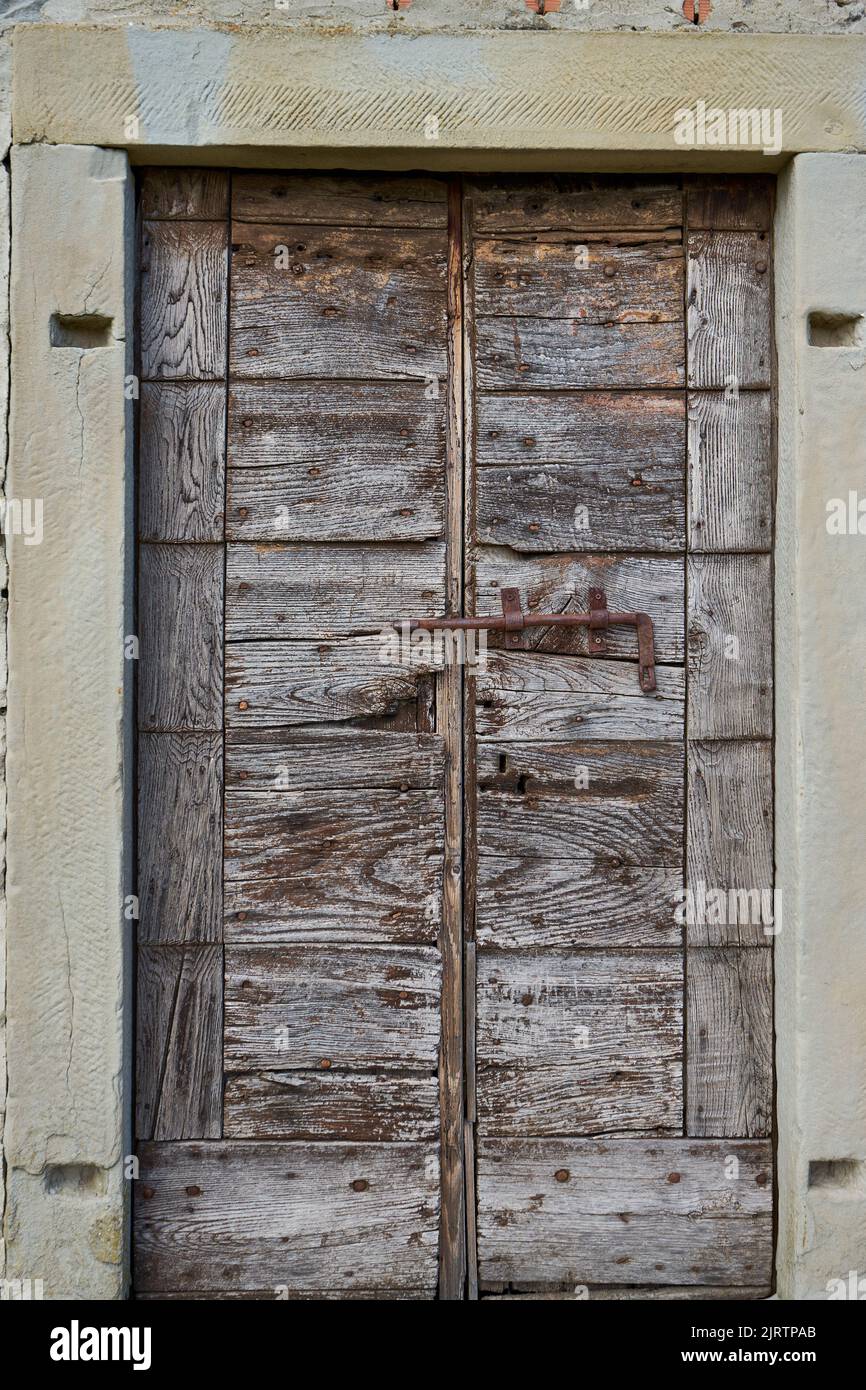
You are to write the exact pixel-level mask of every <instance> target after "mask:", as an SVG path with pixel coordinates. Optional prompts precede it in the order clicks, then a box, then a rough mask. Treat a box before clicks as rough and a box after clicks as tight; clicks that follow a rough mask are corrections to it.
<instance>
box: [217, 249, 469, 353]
mask: <svg viewBox="0 0 866 1390" xmlns="http://www.w3.org/2000/svg"><path fill="white" fill-rule="evenodd" d="M232 243H233V259H232V333H231V342H230V344H229V362H230V368H231V371H232V374H233V375H235V376H237V377H244V378H253V377H256V378H261V377H274V376H279V377H295V378H297V377H316V378H329V377H341V378H346V377H363V378H364V379H365V380H369V379H371V378H391V377H437V378H439V377H442V376H444V374H445V314H446V299H445V264H446V256H447V238H446V236H445V233H444V232H442V231H398V230H379V229H370V228H366V227H365V228H351V227H349V228H346V227H341V228H331V227H315V228H312V227H304V226H288V225H286V224H285V223H280V224H277V225H269V224H265V223H252V222H241V223H237V224H236V225H235V226H234V227H233V228H232ZM280 247H282V248H284V249H283V251H279V250H278V248H280Z"/></svg>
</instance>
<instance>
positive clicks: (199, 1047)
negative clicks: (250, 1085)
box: [136, 944, 223, 1139]
mask: <svg viewBox="0 0 866 1390" xmlns="http://www.w3.org/2000/svg"><path fill="white" fill-rule="evenodd" d="M136 963H137V1008H136V1039H137V1042H136V1133H137V1135H138V1138H139V1139H214V1138H219V1135H220V1132H221V1127H222V1081H223V952H222V947H221V946H214V945H198V944H197V945H191V946H140V947H139V949H138V951H137V954H136Z"/></svg>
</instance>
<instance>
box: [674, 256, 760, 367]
mask: <svg viewBox="0 0 866 1390" xmlns="http://www.w3.org/2000/svg"><path fill="white" fill-rule="evenodd" d="M770 260H771V252H770V244H769V234H768V233H767V232H692V233H691V234H690V235H689V237H688V320H687V323H688V345H689V346H688V355H689V372H688V380H689V386H692V387H697V388H700V387H707V386H710V387H722V386H730V385H736V386H738V387H739V388H743V387H748V386H763V387H768V386H769V385H770V370H771V365H772V363H771V342H772V337H771V324H770V286H771V280H772V276H771V274H770Z"/></svg>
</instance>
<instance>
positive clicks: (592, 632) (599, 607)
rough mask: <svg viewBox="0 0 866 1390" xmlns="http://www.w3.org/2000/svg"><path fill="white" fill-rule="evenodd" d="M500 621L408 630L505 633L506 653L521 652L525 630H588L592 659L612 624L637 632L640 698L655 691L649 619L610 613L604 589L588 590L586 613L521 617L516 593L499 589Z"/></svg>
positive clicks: (456, 621)
mask: <svg viewBox="0 0 866 1390" xmlns="http://www.w3.org/2000/svg"><path fill="white" fill-rule="evenodd" d="M500 597H501V599H502V617H501V618H498V617H488V618H415V619H413V620H412V621H411V622H410V624H409V626H410V628H422V629H423V630H424V631H426V632H435V631H436V630H437V629H442V628H449V629H455V630H456V631H462V632H467V631H475V632H480V631H482V630H485V631H493V632H504V633H505V645H506V647H508V648H509V649H510V650H512V651H514V650H520V649H521V648H523V646H524V643H523V632H524V630H525V629H526V628H528V627H588V628H589V645H590V650H591V652H592V653H593V654H594V655H597V654H599V653H601V652H603V651H604V650H605V638H604V634H605V632H606V630H607V629H608V628H609V627H611V626H613V624H614V623H616V624H620V623H622V624H625V625H627V626H628V627H633V628H636V629H637V651H638V667H639V669H638V681H639V684H640V688H641V690H642V691H643V692H644V694H649V692H650V691H651V690H655V688H656V666H655V644H654V636H653V623H652V618H651V617H650V616H649V614H648V613H611V611H610V610H609V608H608V606H607V595H606V594H605V592H604V589H590V591H589V612H588V613H524V611H523V609H522V608H521V606H520V591H519V590H518V589H511V588H507V589H503V590H502V591H501V595H500Z"/></svg>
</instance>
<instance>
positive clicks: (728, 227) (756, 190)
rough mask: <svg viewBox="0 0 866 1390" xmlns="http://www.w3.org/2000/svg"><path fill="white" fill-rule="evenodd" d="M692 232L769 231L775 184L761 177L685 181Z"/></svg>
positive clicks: (706, 177)
mask: <svg viewBox="0 0 866 1390" xmlns="http://www.w3.org/2000/svg"><path fill="white" fill-rule="evenodd" d="M685 189H686V216H687V219H688V225H689V229H690V230H692V231H696V230H698V229H699V228H702V229H706V230H708V231H717V232H721V231H734V230H737V229H739V230H743V229H745V228H754V229H755V230H756V231H769V230H770V227H771V225H772V216H773V206H772V203H773V180H772V179H771V178H761V176H760V175H758V174H746V175H743V176H741V177H739V178H738V177H736V176H734V175H732V174H724V175H722V174H692V175H690V176H689V177H688V178H687V179H686V180H685Z"/></svg>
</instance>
